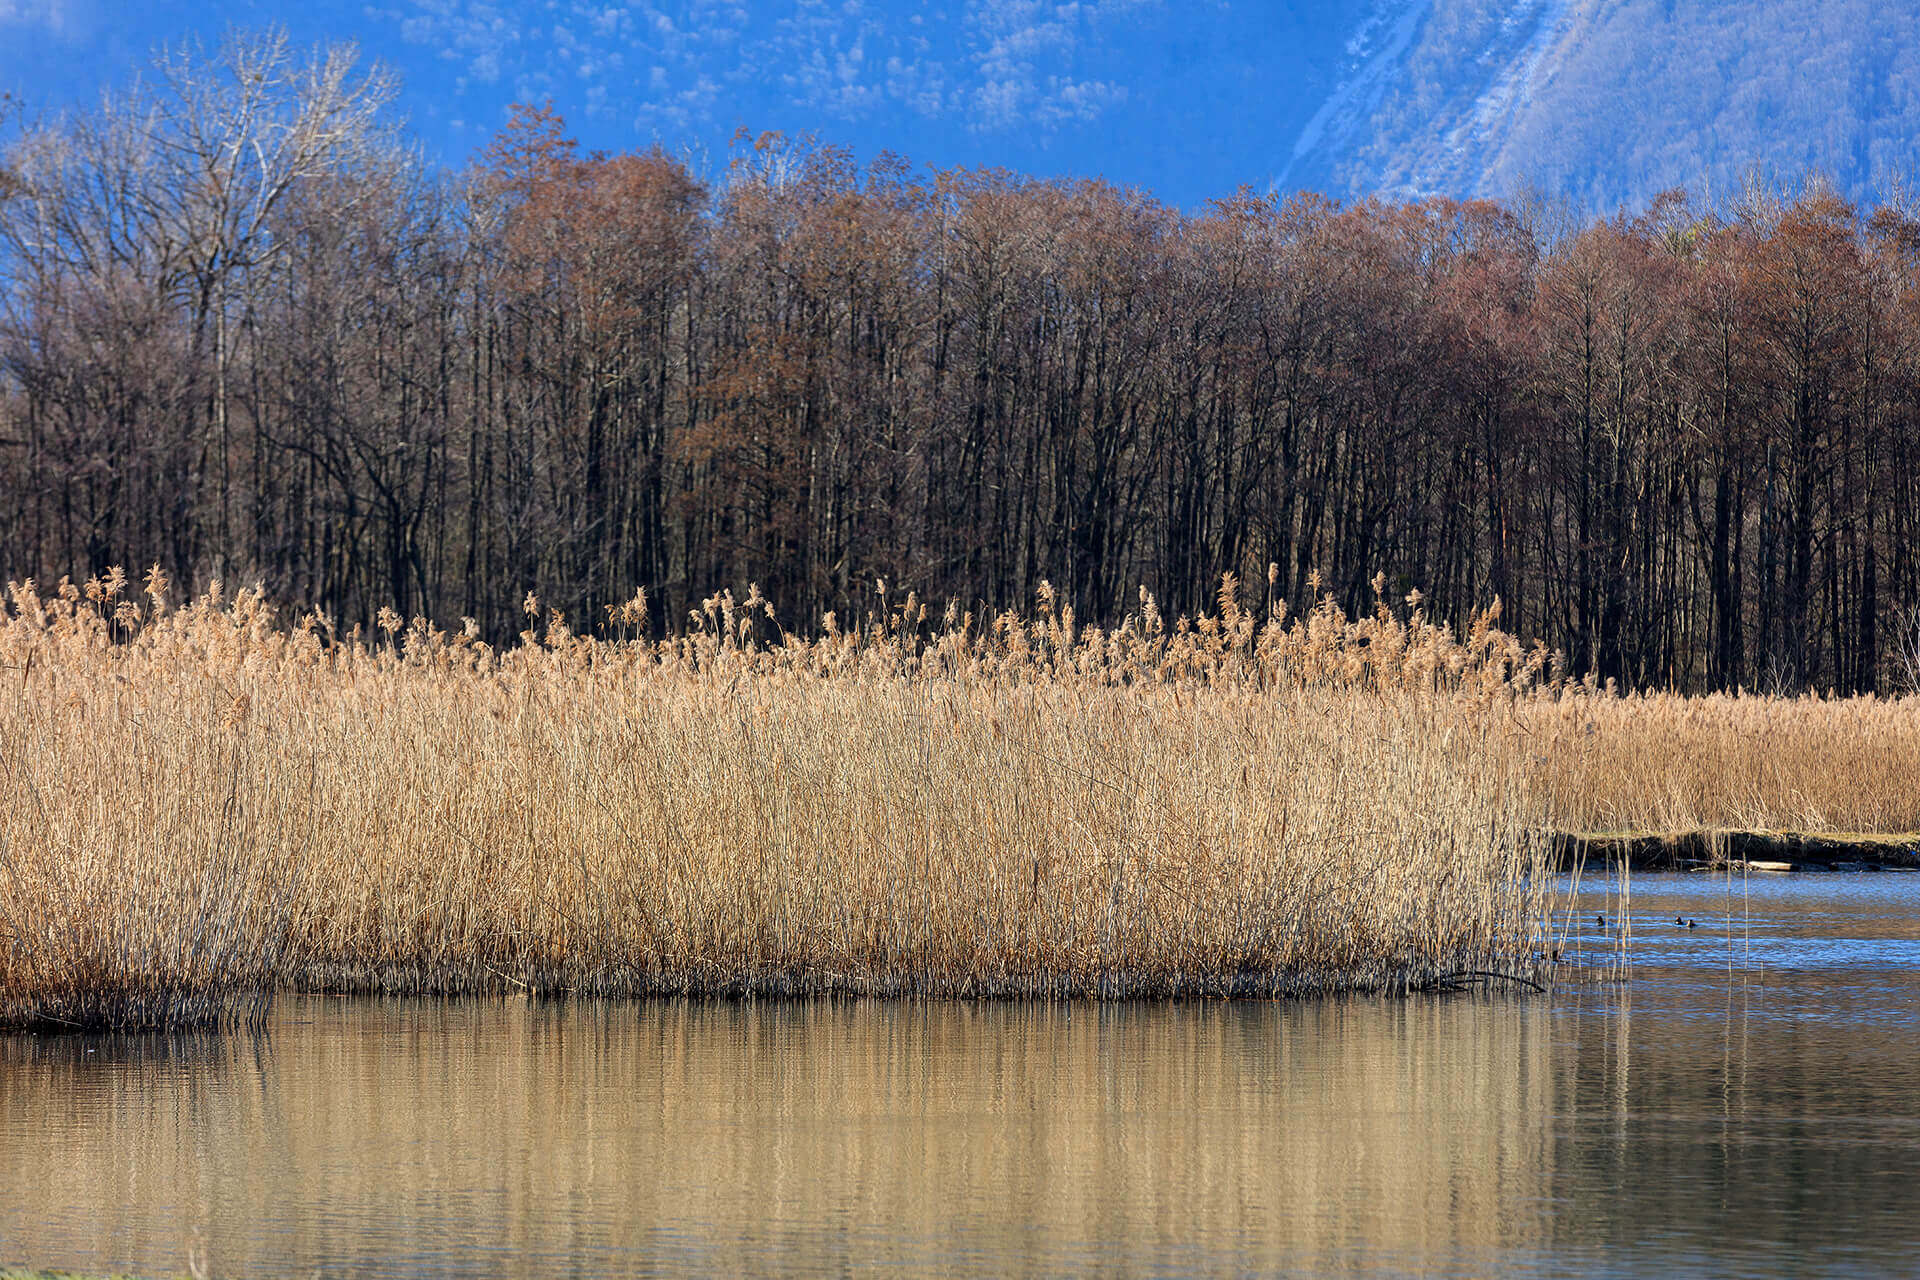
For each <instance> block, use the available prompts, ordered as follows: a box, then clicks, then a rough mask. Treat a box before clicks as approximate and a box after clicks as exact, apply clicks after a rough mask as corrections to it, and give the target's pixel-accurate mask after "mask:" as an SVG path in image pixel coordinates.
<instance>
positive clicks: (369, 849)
mask: <svg viewBox="0 0 1920 1280" xmlns="http://www.w3.org/2000/svg"><path fill="white" fill-rule="evenodd" d="M153 588H154V589H153V591H152V592H151V593H150V595H149V596H148V597H146V598H139V599H138V602H137V604H135V603H133V602H130V601H129V600H127V599H126V595H125V593H124V592H123V590H122V589H120V588H119V586H118V584H117V582H114V581H102V582H100V583H95V584H91V585H90V588H89V589H88V590H86V591H81V590H76V589H73V588H69V589H68V590H67V591H65V592H64V593H57V592H56V593H49V594H48V595H47V596H46V597H45V598H42V597H41V596H39V595H38V594H36V593H35V592H33V591H32V590H30V589H27V588H21V589H19V590H17V591H15V592H14V595H13V599H12V602H11V607H10V608H9V610H8V611H7V612H8V616H7V619H6V622H5V623H4V625H3V626H0V660H4V662H5V664H6V667H7V671H6V673H5V677H6V688H5V693H4V697H3V698H0V706H4V707H5V717H4V723H3V724H0V754H3V755H4V761H5V764H4V769H3V770H0V788H4V795H3V796H0V851H3V859H0V929H4V934H3V935H0V938H3V941H0V1016H4V1018H5V1019H6V1020H7V1021H10V1022H14V1023H28V1022H42V1023H51V1024H69V1023H70V1024H77V1025H102V1024H106V1025H150V1024H155V1023H167V1024H181V1023H194V1022H206V1021H210V1020H219V1019H223V1018H232V1017H245V1016H247V1015H248V1013H249V1012H250V1011H257V1010H258V1009H259V1008H261V1007H262V1005H261V1002H262V1001H263V1000H264V999H265V998H266V997H267V996H269V995H270V994H271V993H272V992H273V991H276V990H286V989H298V990H377V991H409V992H460V991H474V990H491V989H503V988H505V989H525V990H528V991H531V992H541V993H556V992H592V993H599V994H644V993H660V992H675V993H685V992H700V993H741V994H745V993H766V994H778V993H798V992H846V993H859V994H866V993H887V994H895V993H903V994H904V993H913V994H930V995H954V996H1012V995H1046V996H1087V997H1128V996H1179V995H1193V996H1200V995H1226V994H1249V995H1250V994H1259V995H1269V994H1277V993H1291V992H1311V991H1323V990H1332V989H1351V988H1361V989H1404V988H1407V987H1410V986H1420V985H1424V984H1430V983H1436V982H1445V981H1447V976H1448V975H1452V974H1458V973H1462V972H1468V971H1471V972H1484V971H1499V972H1508V971H1511V972H1519V973H1523V974H1524V973H1531V972H1532V971H1533V964H1534V959H1535V956H1536V955H1537V954H1538V953H1539V952H1540V951H1541V950H1542V949H1543V948H1542V939H1541V937H1540V936H1539V935H1540V926H1539V925H1538V923H1537V922H1538V921H1539V920H1540V918H1541V915H1542V905H1543V904H1542V894H1543V892H1544V890H1543V889H1542V888H1541V887H1540V886H1541V885H1542V883H1543V880H1542V878H1540V877H1537V876H1531V875H1530V873H1531V872H1532V871H1534V870H1535V869H1536V868H1537V867H1538V866H1539V865H1540V862H1541V859H1543V858H1544V857H1545V843H1544V841H1543V840H1542V839H1540V838H1539V835H1538V833H1537V832H1535V831H1534V830H1533V828H1532V824H1530V822H1529V820H1528V817H1527V814H1526V812H1525V807H1524V801H1525V798H1524V796H1523V795H1522V793H1521V791H1520V789H1519V788H1518V786H1517V779H1516V776H1515V773H1514V770H1513V768H1512V754H1511V752H1509V751H1507V750H1505V749H1504V748H1503V747H1502V746H1501V745H1500V744H1501V743H1503V742H1504V741H1505V739H1506V738H1507V737H1508V736H1509V735H1510V733H1511V727H1510V720H1511V705H1510V704H1511V701H1512V698H1513V696H1514V693H1515V690H1516V689H1517V688H1520V687H1523V686H1525V685H1526V684H1527V683H1528V682H1529V681H1530V680H1531V678H1532V672H1533V671H1534V669H1535V667H1536V666H1537V663H1536V662H1535V661H1534V660H1532V659H1530V658H1528V656H1527V655H1525V654H1522V653H1520V652H1519V651H1518V650H1517V649H1515V648H1513V647H1512V646H1511V642H1510V641H1507V640H1506V639H1505V637H1502V636H1501V635H1500V634H1499V633H1498V632H1497V631H1494V630H1493V629H1492V628H1491V627H1490V626H1488V627H1482V628H1481V629H1480V630H1479V632H1478V633H1477V635H1476V637H1475V638H1474V640H1473V641H1472V642H1471V645H1468V646H1462V645H1458V644H1455V643H1454V642H1453V641H1452V640H1451V638H1450V637H1448V636H1447V635H1446V634H1445V633H1444V632H1441V631H1439V630H1437V629H1433V628H1428V627H1426V626H1425V625H1424V623H1421V622H1418V621H1416V622H1415V624H1414V625H1412V626H1407V625H1403V624H1401V623H1398V622H1393V621H1391V620H1390V619H1388V618H1386V617H1385V616H1384V615H1383V616H1382V617H1381V618H1376V619H1365V620H1361V621H1360V622H1352V621H1349V620H1347V619H1344V618H1340V617H1338V616H1337V615H1336V614H1334V613H1333V612H1332V611H1331V610H1324V609H1323V610H1321V611H1320V612H1318V613H1316V614H1313V615H1311V616H1309V617H1307V618H1304V619H1298V620H1294V621H1291V622H1289V621H1286V620H1285V619H1283V618H1281V617H1278V616H1263V617H1262V618H1259V619H1256V618H1254V617H1252V616H1250V615H1248V614H1246V613H1244V612H1242V611H1241V610H1240V609H1238V607H1237V606H1235V605H1234V603H1233V601H1232V599H1231V597H1230V596H1224V597H1223V609H1222V612H1221V613H1220V614H1219V615H1218V616H1216V617H1213V618H1209V619H1205V620H1202V621H1201V622H1199V623H1198V624H1195V625H1193V626H1184V627H1183V626H1181V625H1178V624H1176V625H1174V626H1168V625H1166V624H1165V623H1164V622H1163V621H1162V620H1161V619H1160V618H1159V617H1158V616H1157V614H1156V613H1155V612H1154V610H1153V608H1152V606H1151V602H1150V601H1147V602H1143V606H1142V610H1141V613H1140V616H1138V617H1137V618H1136V619H1135V620H1133V621H1132V622H1131V623H1130V624H1129V625H1128V626H1127V627H1126V628H1123V629H1122V630H1121V631H1119V632H1117V633H1113V634H1102V633H1098V632H1093V631H1085V630H1081V629H1079V628H1076V627H1075V626H1074V624H1073V621H1072V619H1071V618H1070V617H1068V616H1064V615H1063V614H1062V613H1060V612H1058V611H1056V610H1054V609H1052V608H1051V607H1050V603H1049V602H1046V601H1044V600H1043V602H1042V606H1041V609H1040V610H1039V612H1038V614H1037V615H1036V616H1034V617H1031V618H1027V619H1015V618H1011V617H1006V618H1000V619H994V620H990V621H989V622H987V623H985V624H984V625H983V624H979V623H976V622H974V621H973V620H971V619H967V618H964V617H961V618H952V619H948V620H947V621H946V622H945V623H944V624H942V625H939V626H929V625H928V624H927V622H926V620H925V618H924V611H923V610H922V609H921V607H920V606H919V605H918V603H917V602H913V601H907V602H904V603H903V604H901V605H900V606H898V607H896V608H894V609H891V610H889V611H888V614H887V616H886V617H885V618H884V619H879V620H876V621H875V622H873V623H872V624H871V625H870V626H868V627H866V628H863V629H862V630H860V631H859V632H857V633H856V632H849V631H846V630H842V629H839V628H838V627H836V626H834V625H833V624H832V623H831V621H830V622H829V624H828V627H827V628H826V631H825V634H824V635H823V636H822V637H821V638H820V639H818V640H816V641H813V642H811V643H805V644H802V643H797V642H790V643H785V644H782V645H780V646H777V647H768V646H767V645H766V644H765V643H764V642H763V641H762V639H761V636H760V631H761V629H762V628H763V627H766V626H767V612H766V610H765V607H764V605H763V603H762V602H760V601H759V600H757V599H753V600H749V601H743V602H740V603H738V604H736V603H735V602H733V601H732V600H730V599H727V598H724V597H723V598H720V599H717V600H715V601H714V602H712V604H711V606H710V608H709V609H708V610H707V611H705V612H704V613H703V614H701V615H700V616H699V617H698V618H697V619H696V628H695V630H694V632H693V633H692V634H691V635H689V636H685V637H683V638H680V639H677V640H675V641H672V642H668V643H665V644H656V645H646V644H640V643H621V642H617V641H605V640H588V639H582V638H580V637H577V636H575V635H573V634H571V633H570V632H569V631H568V629H567V628H566V627H565V625H564V623H563V622H562V621H561V620H558V619H555V618H552V617H548V618H544V619H540V620H539V621H538V624H537V626H538V634H536V632H535V631H534V630H532V629H530V630H529V632H528V633H527V634H526V635H525V636H523V637H522V641H521V643H520V644H518V645H516V646H514V647H513V648H511V649H510V650H508V651H506V652H496V651H494V650H492V649H489V648H488V647H487V646H485V645H482V644H479V643H477V642H475V641H473V640H472V639H470V638H468V637H466V636H464V635H460V634H451V635H449V634H445V633H442V632H439V631H436V630H434V629H432V628H431V627H429V626H427V625H426V624H424V623H417V624H414V625H412V626H407V627H401V626H399V625H397V622H398V620H397V619H393V618H390V617H389V618H387V619H386V621H387V622H388V623H389V625H390V626H391V630H389V631H386V632H384V633H382V632H376V633H374V636H373V638H372V639H367V638H365V637H359V636H336V635H332V634H330V633H329V632H328V630H327V628H326V625H325V623H324V621H323V620H319V619H311V618H309V619H300V620H296V621H295V623H294V625H292V626H290V627H287V626H281V625H279V624H278V623H277V622H276V620H275V618H274V616H273V614H272V611H271V610H270V609H269V608H267V607H266V605H264V604H263V603H262V602H261V601H260V600H259V599H258V598H257V597H256V596H254V595H251V594H243V595H241V596H240V597H239V598H237V599H234V600H227V599H225V598H223V597H222V595H221V594H220V593H219V592H218V591H217V590H216V591H214V592H212V593H209V594H208V595H207V596H205V597H203V598H202V599H200V600H198V601H196V602H194V603H192V604H190V605H188V606H187V607H184V608H180V609H171V608H168V607H167V605H166V601H165V593H164V590H163V589H162V587H161V584H158V583H155V584H153ZM639 607H640V606H639V602H638V601H636V602H635V604H634V605H633V606H631V607H630V608H629V609H628V610H626V611H625V612H624V614H623V615H622V616H620V617H616V618H615V619H614V620H613V621H614V622H615V624H616V625H621V624H626V625H633V624H637V623H638V622H639V620H640V619H639ZM1363 637H1364V638H1365V639H1366V640H1367V643H1368V645H1369V646H1371V647H1370V648H1358V649H1356V648H1354V647H1353V646H1354V645H1355V644H1356V643H1357V642H1358V641H1359V640H1360V639H1362V638H1363ZM1363 655H1364V656H1363Z"/></svg>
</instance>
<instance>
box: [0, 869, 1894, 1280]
mask: <svg viewBox="0 0 1920 1280" xmlns="http://www.w3.org/2000/svg"><path fill="white" fill-rule="evenodd" d="M1917 907H1920V876H1901V875H1883V876H1798V877H1780V878H1764V879H1762V878H1755V879H1753V880H1752V881H1750V882H1747V883H1745V884H1743V883H1741V882H1740V881H1737V880H1736V881H1734V882H1732V883H1731V884H1729V883H1728V882H1726V881H1724V880H1709V879H1707V878H1705V877H1699V876H1694V877H1681V876H1638V877H1636V878H1635V881H1634V893H1633V910H1632V912H1631V917H1630V921H1629V923H1630V926H1631V934H1632V937H1633V942H1632V947H1631V955H1632V958H1633V968H1634V978H1633V981H1632V983H1631V984H1630V985H1629V986H1627V987H1588V988H1562V989H1561V990H1559V991H1557V992H1556V993H1555V994H1553V995H1551V996H1548V997H1529V998H1517V997H1503V996H1463V997H1447V998H1422V999H1416V1000H1411V1001H1386V1000H1371V999H1360V1000H1339V1001H1328V1002H1319V1003H1301V1004H1263V1003H1235V1004H1187V1005H1172V1006H1152V1005H1141V1006H1121V1007H1111V1008H1099V1007H1094V1006H1089V1005H1077V1006H1069V1005H984V1004H983V1005H974V1004H892V1003H883V1002H865V1003H825V1002H823V1003H816V1004H766V1003H761V1004H751V1005H748V1004H704V1003H689V1002H661V1003H651V1004H642V1005H613V1006H586V1007H582V1006H577V1005H576V1006H560V1007H555V1006H533V1007H529V1006H527V1005H525V1004H524V1003H520V1002H504V1001H502V1002H472V1003H455V1004H445V1003H435V1002H387V1003H382V1002H374V1001H363V1000H352V1001H349V1000H325V999H299V1000H286V1001H283V1002H282V1003H281V1004H280V1005H279V1006H277V1009H276V1013H275V1017H274V1020H273V1024H272V1028H271V1032H270V1034H269V1035H268V1036H267V1037H266V1038H265V1039H262V1040H257V1041H256V1040H252V1039H248V1038H246V1037H235V1038H226V1039H164V1038H147V1039H129V1038H121V1039H105V1038H94V1037H80V1036H38V1037H11V1038H0V1265H4V1264H8V1263H12V1264H33V1265H37V1266H42V1267H57V1268H75V1269H88V1270H93V1271H104V1270H131V1271H137V1272H141V1273H144V1274H149V1275H160V1274H185V1273H186V1272H187V1271H188V1270H189V1268H190V1266H194V1265H197V1266H198V1267H199V1268H200V1269H201V1271H202V1272H203V1273H206V1274H212V1275H240V1276H254V1275H260V1276H296V1275H297V1276H310V1275H314V1274H320V1275H325V1276H336V1275H337V1276H402V1275H405V1276H419V1275H429V1276H467V1275H492V1274H504V1273H512V1274H516V1275H520V1274H524V1275H554V1276H559V1275H588V1274H607V1273H616V1274H647V1275H709V1274H723V1273H724V1274H776V1273H777V1274H792V1275H808V1274H814V1275H824V1274H832V1275H856V1274H861V1275H893V1274H925V1275H1053V1274H1059V1273H1062V1272H1068V1271H1076V1270H1078V1271H1086V1272H1091V1273H1097V1274H1102V1275H1140V1276H1152V1275H1169V1276H1171V1275H1188V1274H1196V1273H1199V1274H1216V1275H1241V1274H1273V1273H1283V1274H1315V1275H1323V1274H1324V1275H1340V1274H1407V1275H1462V1276H1469V1275H1472V1276H1477V1275H1489V1274H1496V1273H1498V1274H1506V1275H1541V1276H1546V1275H1596V1276H1598V1275H1674V1274H1680V1275H1686V1274H1692V1275H1702V1276H1706V1275H1712V1276H1809V1275H1884V1274H1890V1273H1911V1272H1912V1271H1913V1270H1914V1268H1916V1267H1917V1266H1920V1261H1917V1260H1920V1208H1916V1207H1915V1205H1914V1193H1915V1191H1916V1190H1917V1189H1920V1088H1916V1074H1915V1068H1916V1065H1920V918H1917V914H1916V908H1917ZM1582 910H1583V912H1584V914H1583V915H1582V916H1581V917H1580V920H1581V923H1582V926H1583V927H1582V928H1580V929H1578V930H1576V931H1575V936H1576V938H1579V939H1582V940H1583V945H1584V946H1585V947H1586V948H1587V949H1588V950H1589V951H1590V952H1592V953H1593V954H1594V955H1596V956H1597V955H1599V954H1601V953H1602V952H1603V951H1604V949H1605V948H1607V947H1608V946H1610V945H1612V944H1611V943H1610V941H1609V940H1608V938H1606V937H1603V936H1602V935H1601V933H1600V931H1599V929H1598V926H1597V925H1596V923H1595V921H1594V919H1593V916H1594V913H1595V912H1596V911H1600V910H1609V908H1608V902H1607V899H1606V898H1605V896H1604V895H1603V894H1600V895H1595V896H1592V897H1590V898H1589V899H1588V900H1587V901H1586V902H1585V903H1583V906H1582ZM1610 914H1611V913H1610ZM1676 914H1678V915H1684V916H1688V917H1692V918H1695V919H1697V920H1698V921H1699V927H1698V928H1696V929H1693V930H1686V929H1683V928H1679V927H1676V926H1675V924H1674V917H1675V916H1676ZM1610 936H1611V935H1610Z"/></svg>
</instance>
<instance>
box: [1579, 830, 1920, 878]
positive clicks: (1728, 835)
mask: <svg viewBox="0 0 1920 1280" xmlns="http://www.w3.org/2000/svg"><path fill="white" fill-rule="evenodd" d="M1553 857H1554V864H1555V865H1556V866H1557V867H1559V868H1560V869H1561V870H1563V871H1572V870H1575V869H1583V870H1586V871H1611V870H1616V869H1618V868H1619V867H1620V866H1621V865H1622V864H1624V865H1625V866H1627V867H1629V868H1630V869H1632V870H1635V871H1752V872H1762V873H1781V872H1848V871H1851V872H1873V871H1920V835H1813V834H1807V833H1804V832H1779V831H1690V832H1682V833H1679V834H1675V835H1645V834H1632V835H1624V834H1623V835H1616V834H1610V833H1609V834H1594V835H1584V834H1576V833H1567V832H1556V833H1555V834H1554V836H1553Z"/></svg>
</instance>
